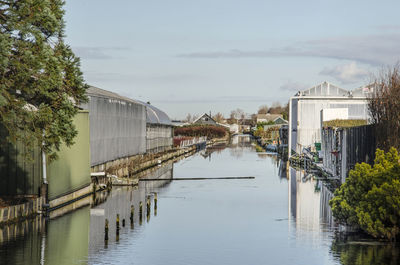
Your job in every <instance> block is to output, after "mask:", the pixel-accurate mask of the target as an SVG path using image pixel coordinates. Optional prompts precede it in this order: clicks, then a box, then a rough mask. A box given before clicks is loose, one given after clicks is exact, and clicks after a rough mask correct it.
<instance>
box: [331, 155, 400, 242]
mask: <svg viewBox="0 0 400 265" xmlns="http://www.w3.org/2000/svg"><path fill="white" fill-rule="evenodd" d="M330 205H331V207H332V212H333V215H334V217H335V218H336V220H338V221H339V222H341V223H344V224H347V225H351V226H354V227H359V228H361V229H362V230H364V231H365V232H367V233H368V234H370V235H372V236H374V237H376V238H385V239H389V240H396V237H397V236H398V234H399V233H400V229H399V228H400V156H399V154H398V152H397V150H396V149H395V148H393V147H392V148H391V149H390V151H389V152H387V153H384V151H382V150H379V149H378V150H377V151H376V155H375V163H374V166H373V167H371V166H370V165H368V164H366V163H362V164H357V165H356V167H355V169H354V170H351V171H350V174H349V177H348V178H347V179H346V182H345V183H344V184H343V185H342V186H341V187H340V188H339V189H337V190H336V191H335V197H334V198H333V199H332V200H331V201H330Z"/></svg>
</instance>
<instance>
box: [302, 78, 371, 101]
mask: <svg viewBox="0 0 400 265" xmlns="http://www.w3.org/2000/svg"><path fill="white" fill-rule="evenodd" d="M369 93H370V89H369V88H368V87H360V88H356V89H353V90H347V89H344V88H341V87H339V86H337V85H333V84H331V83H329V82H326V81H325V82H323V83H321V84H318V85H316V86H313V87H311V88H308V89H306V90H303V91H299V92H297V94H296V95H295V96H299V97H302V96H305V97H346V98H349V97H350V98H351V97H367V95H368V94H369Z"/></svg>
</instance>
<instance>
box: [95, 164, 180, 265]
mask: <svg viewBox="0 0 400 265" xmlns="http://www.w3.org/2000/svg"><path fill="white" fill-rule="evenodd" d="M141 175H142V176H140V177H141V178H144V179H146V178H147V179H159V180H158V181H140V182H139V186H138V187H118V188H116V187H114V188H113V190H112V192H111V193H110V194H108V196H107V200H106V201H104V202H103V203H102V204H100V205H97V206H95V207H93V208H92V209H91V210H90V235H89V238H90V240H89V257H90V259H89V263H94V264H96V263H99V262H101V261H102V260H103V259H104V257H105V255H108V254H107V253H108V252H106V251H105V250H104V249H108V251H114V250H117V248H118V245H119V241H121V240H125V239H126V238H128V237H132V236H136V235H137V232H136V230H138V231H139V233H140V231H141V230H142V229H143V228H141V226H142V225H144V224H145V223H149V222H150V221H151V215H152V214H153V215H154V216H156V215H157V208H158V205H157V204H156V201H157V200H158V194H159V193H161V194H162V190H163V188H165V187H167V186H168V185H169V184H170V183H171V181H172V177H173V163H167V164H164V165H163V166H160V167H156V168H153V169H151V170H148V171H146V172H142V173H141ZM152 205H153V207H154V209H153V210H154V211H152V210H151V207H152ZM131 213H133V215H132V214H131ZM117 214H118V215H119V219H120V222H122V223H124V222H125V223H126V224H128V223H129V226H126V227H124V226H123V227H122V228H121V229H120V230H117V222H116V218H117ZM131 217H132V219H131ZM106 219H107V220H108V221H109V226H108V230H109V239H108V241H107V242H105V240H104V226H105V222H106ZM117 231H118V234H117Z"/></svg>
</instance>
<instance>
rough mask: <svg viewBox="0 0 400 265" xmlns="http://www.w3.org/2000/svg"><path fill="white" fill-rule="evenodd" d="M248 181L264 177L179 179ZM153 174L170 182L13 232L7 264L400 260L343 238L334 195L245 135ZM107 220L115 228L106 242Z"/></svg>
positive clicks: (392, 249)
mask: <svg viewBox="0 0 400 265" xmlns="http://www.w3.org/2000/svg"><path fill="white" fill-rule="evenodd" d="M248 176H253V177H255V178H254V179H234V180H181V181H172V180H171V179H172V178H174V179H177V178H197V177H201V178H216V177H248ZM146 177H147V178H151V179H153V178H158V179H161V180H160V181H149V182H145V181H143V182H140V185H139V187H138V188H122V187H121V188H116V187H114V189H113V190H112V192H111V193H110V194H109V195H107V193H102V194H98V196H97V199H96V200H97V202H94V201H91V202H88V203H91V205H92V206H82V207H81V208H80V209H79V210H76V211H74V212H72V213H68V214H65V215H62V216H60V217H57V218H53V219H51V220H50V221H45V220H44V219H36V220H34V221H33V222H26V223H24V224H21V225H19V226H18V227H13V228H12V229H6V228H3V229H2V230H1V231H2V235H1V238H0V241H2V243H1V245H0V246H1V249H0V260H1V264H86V263H88V264H152V265H156V264H171V265H172V264H173V265H176V264H182V265H183V264H185V265H187V264H397V263H398V261H400V259H399V258H398V255H399V254H398V252H399V248H398V247H396V246H393V245H388V244H380V243H377V242H369V241H368V242H365V241H360V240H354V239H353V240H352V239H351V238H349V237H348V238H343V237H341V238H338V236H336V235H335V234H336V233H335V227H334V226H333V222H332V217H331V214H330V209H329V207H328V206H327V201H328V200H329V198H330V196H331V194H330V193H329V192H328V191H327V190H326V189H325V188H324V186H323V185H322V183H319V182H317V181H315V180H313V179H312V178H311V177H310V176H304V174H303V173H302V172H298V171H295V170H293V169H288V170H286V168H285V164H282V163H281V162H279V160H278V159H277V157H276V156H273V155H268V154H260V153H256V152H255V148H254V146H253V145H251V143H250V142H249V139H248V138H246V137H239V138H235V139H234V142H233V144H232V145H231V146H229V147H227V148H222V147H221V148H212V149H209V150H204V151H202V152H200V153H197V154H195V155H194V156H192V157H189V158H186V159H184V160H181V161H179V162H177V163H176V164H167V165H165V166H163V167H159V168H157V169H155V170H152V171H151V172H149V173H148V175H147V176H146ZM156 194H157V195H156ZM155 196H157V204H156V205H155V201H154V199H155ZM147 200H149V203H150V207H149V208H148V209H147ZM140 202H142V205H143V208H142V209H143V210H142V216H140V210H139V209H140ZM95 204H97V205H95ZM82 205H85V204H84V203H82ZM132 205H133V207H134V219H133V220H134V221H133V223H132V224H131V222H130V212H131V206H132ZM75 206H76V207H79V206H80V205H75ZM117 214H119V215H120V226H121V228H120V230H119V235H117V234H116V230H117V229H116V223H115V222H116V215H117ZM140 217H141V218H140ZM106 218H107V219H108V220H109V222H110V224H109V238H108V240H107V241H105V240H104V223H105V219H106ZM123 219H125V226H124V227H123V226H122V222H123ZM11 230H12V232H10V231H11ZM21 231H22V232H21Z"/></svg>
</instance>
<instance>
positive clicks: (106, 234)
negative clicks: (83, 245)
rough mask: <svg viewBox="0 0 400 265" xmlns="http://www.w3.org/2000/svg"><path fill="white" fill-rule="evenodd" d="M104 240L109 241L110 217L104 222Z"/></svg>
mask: <svg viewBox="0 0 400 265" xmlns="http://www.w3.org/2000/svg"><path fill="white" fill-rule="evenodd" d="M104 240H105V241H108V219H106V222H105V224H104Z"/></svg>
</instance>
